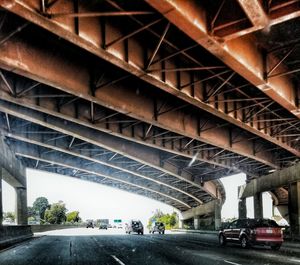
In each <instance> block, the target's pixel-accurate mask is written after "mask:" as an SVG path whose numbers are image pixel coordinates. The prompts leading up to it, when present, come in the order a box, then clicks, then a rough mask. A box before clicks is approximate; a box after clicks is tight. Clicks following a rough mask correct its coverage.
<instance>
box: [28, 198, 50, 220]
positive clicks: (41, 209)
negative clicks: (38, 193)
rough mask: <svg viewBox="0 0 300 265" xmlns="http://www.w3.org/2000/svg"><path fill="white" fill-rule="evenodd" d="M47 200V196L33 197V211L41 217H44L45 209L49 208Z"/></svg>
mask: <svg viewBox="0 0 300 265" xmlns="http://www.w3.org/2000/svg"><path fill="white" fill-rule="evenodd" d="M49 206H50V205H49V202H48V200H47V198H45V197H38V198H36V199H35V201H34V203H33V206H32V208H33V210H34V211H35V213H36V214H39V215H40V218H41V219H44V218H45V211H46V210H47V209H48V208H49Z"/></svg>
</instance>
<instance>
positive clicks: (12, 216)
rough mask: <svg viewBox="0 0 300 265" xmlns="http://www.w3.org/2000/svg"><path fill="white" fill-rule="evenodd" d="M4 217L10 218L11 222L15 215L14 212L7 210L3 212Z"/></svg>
mask: <svg viewBox="0 0 300 265" xmlns="http://www.w3.org/2000/svg"><path fill="white" fill-rule="evenodd" d="M3 218H4V219H10V220H11V221H12V222H14V221H15V220H16V215H15V213H14V212H7V213H4V214H3Z"/></svg>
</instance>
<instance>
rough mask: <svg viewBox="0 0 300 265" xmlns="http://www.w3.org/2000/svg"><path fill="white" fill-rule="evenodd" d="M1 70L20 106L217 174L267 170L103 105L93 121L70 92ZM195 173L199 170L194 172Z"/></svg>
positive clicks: (11, 99) (87, 109)
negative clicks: (222, 169) (209, 169)
mask: <svg viewBox="0 0 300 265" xmlns="http://www.w3.org/2000/svg"><path fill="white" fill-rule="evenodd" d="M2 74H3V76H5V78H6V81H7V82H8V83H11V84H12V83H14V87H15V89H16V93H17V97H12V96H10V95H9V93H6V92H5V91H2V90H0V98H2V99H4V100H6V101H9V102H13V103H16V104H18V105H21V106H22V105H25V106H27V107H28V108H31V109H34V110H39V111H41V112H43V113H46V114H50V115H54V116H56V117H61V118H63V119H68V120H71V121H73V122H75V123H78V124H81V125H84V126H87V127H90V128H94V129H96V130H100V131H102V132H105V133H110V134H113V135H115V136H118V137H120V138H124V139H126V140H130V141H134V142H137V143H141V144H144V145H147V146H151V147H154V148H157V149H160V150H164V151H167V152H169V153H172V154H173V155H172V157H169V158H168V157H166V160H175V159H183V158H185V159H193V160H195V161H198V160H199V162H200V161H201V162H200V163H201V164H204V165H206V166H207V167H209V164H211V165H213V166H217V167H221V168H224V169H228V171H227V173H226V172H224V171H223V172H221V171H220V172H219V173H220V174H223V176H226V175H228V174H234V173H237V172H239V171H243V172H246V173H247V175H249V176H253V177H255V176H258V175H260V174H262V173H259V172H264V171H266V170H268V166H265V167H263V165H264V164H261V163H259V162H255V160H251V159H245V157H243V156H239V155H235V154H234V153H230V152H228V151H226V150H224V149H220V148H217V147H214V146H212V145H208V144H205V143H203V142H199V141H197V140H195V139H191V138H187V137H184V136H182V135H176V134H175V133H172V132H168V131H166V130H161V129H159V128H157V127H156V126H153V125H149V124H144V123H142V122H141V121H137V120H132V119H129V120H128V119H127V118H125V117H122V115H121V114H119V113H117V112H107V111H108V110H107V109H99V107H98V108H96V106H94V111H95V114H94V116H95V117H94V122H93V121H91V119H90V118H91V117H90V116H91V115H90V110H91V104H90V103H88V102H83V101H80V100H79V99H78V98H76V97H72V96H71V95H68V94H63V93H61V92H60V91H59V90H50V89H49V88H47V87H44V86H43V85H42V84H40V83H32V82H31V81H30V80H26V79H24V78H19V77H18V76H16V75H13V76H12V75H10V76H9V75H7V74H6V73H4V71H2ZM37 86H38V87H39V91H43V93H45V94H41V93H40V92H38V91H35V92H34V93H32V94H28V93H29V90H32V89H34V88H36V87H37ZM24 91H25V92H26V91H27V92H26V93H27V94H26V93H24ZM21 94H22V95H21ZM24 94H26V95H24ZM20 95H21V96H20ZM70 96H71V97H70ZM20 97H21V98H20ZM61 100H62V101H61ZM42 106H47V107H42ZM98 112H99V113H100V118H98V116H99V113H98ZM212 129H213V128H212ZM150 132H151V133H150ZM239 137H240V135H239V134H237V135H235V134H233V135H232V138H234V139H235V141H239V140H240V138H239ZM258 146H259V145H258ZM259 147H260V146H259ZM260 148H261V147H260ZM257 152H259V149H257ZM180 157H181V158H180ZM199 162H197V163H199ZM286 162H288V161H286ZM189 163H190V162H189V161H187V163H186V164H189ZM197 163H195V165H193V169H195V170H196V169H197V167H196V165H197ZM204 165H203V166H204ZM199 174H200V172H199V173H198V175H199ZM203 177H204V179H205V180H206V179H207V177H206V176H203ZM208 179H209V178H208Z"/></svg>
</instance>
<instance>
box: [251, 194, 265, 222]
mask: <svg viewBox="0 0 300 265" xmlns="http://www.w3.org/2000/svg"><path fill="white" fill-rule="evenodd" d="M253 202H254V218H263V204H262V193H261V192H258V193H255V194H254V196H253Z"/></svg>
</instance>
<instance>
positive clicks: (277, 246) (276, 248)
mask: <svg viewBox="0 0 300 265" xmlns="http://www.w3.org/2000/svg"><path fill="white" fill-rule="evenodd" d="M280 247H281V244H276V245H273V246H271V249H272V250H279V249H280Z"/></svg>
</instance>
